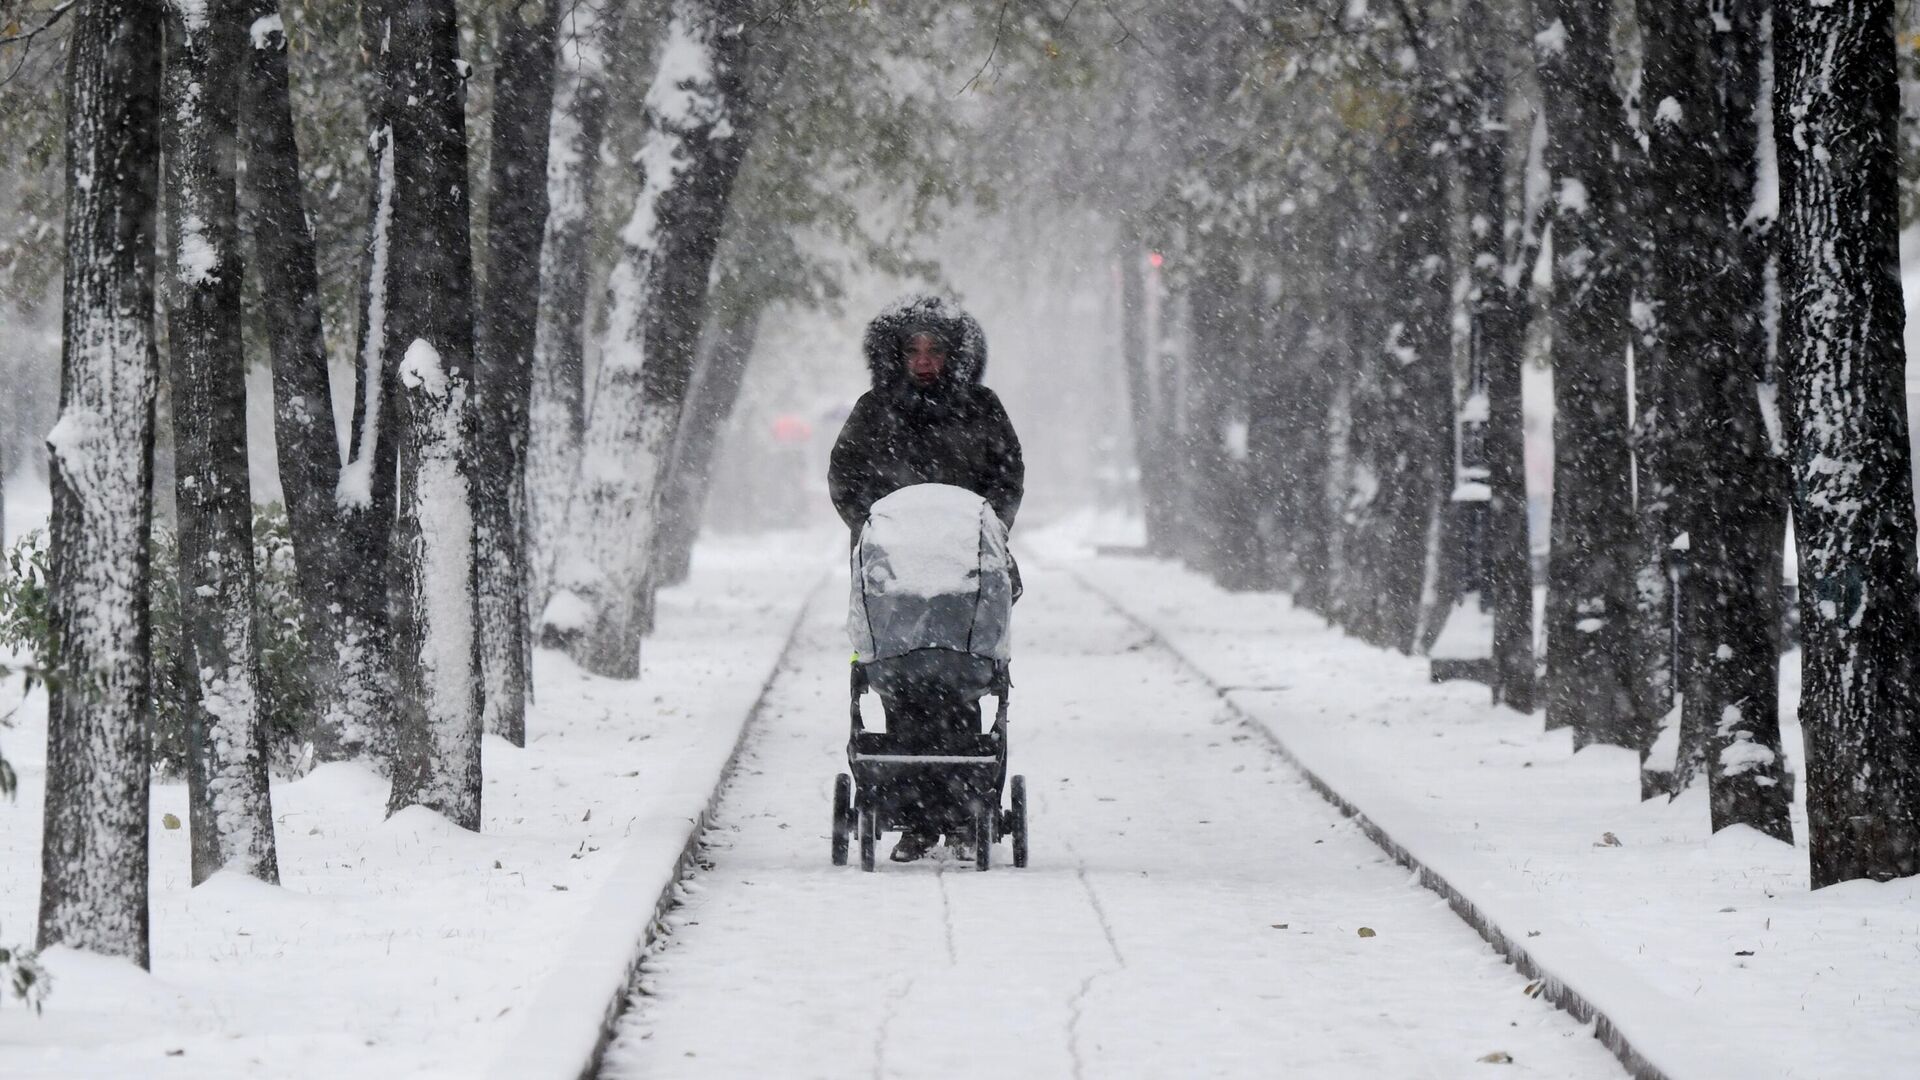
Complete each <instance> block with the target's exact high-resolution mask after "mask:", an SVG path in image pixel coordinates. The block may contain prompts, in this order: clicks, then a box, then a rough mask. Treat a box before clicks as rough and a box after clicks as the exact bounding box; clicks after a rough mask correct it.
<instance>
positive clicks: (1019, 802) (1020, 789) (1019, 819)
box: [1011, 776, 1027, 866]
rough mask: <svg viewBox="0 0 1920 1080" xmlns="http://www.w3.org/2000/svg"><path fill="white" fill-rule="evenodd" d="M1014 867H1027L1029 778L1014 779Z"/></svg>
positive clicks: (1019, 777)
mask: <svg viewBox="0 0 1920 1080" xmlns="http://www.w3.org/2000/svg"><path fill="white" fill-rule="evenodd" d="M1012 817H1013V829H1012V830H1011V831H1012V833H1013V865H1015V866H1025V865H1027V778H1026V777H1024V776H1016V777H1014V778H1013V814H1012Z"/></svg>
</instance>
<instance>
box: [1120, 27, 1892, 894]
mask: <svg viewBox="0 0 1920 1080" xmlns="http://www.w3.org/2000/svg"><path fill="white" fill-rule="evenodd" d="M1235 10H1236V11H1238V12H1241V13H1242V14H1243V15H1244V17H1241V16H1239V15H1236V16H1233V17H1229V16H1227V15H1224V14H1223V15H1222V17H1221V18H1219V19H1213V20H1191V19H1187V18H1185V17H1184V15H1183V13H1182V12H1180V11H1175V10H1173V8H1171V7H1169V8H1167V9H1165V10H1164V11H1163V12H1161V13H1160V16H1159V18H1158V20H1157V22H1154V23H1151V24H1149V25H1150V27H1151V30H1150V31H1143V32H1151V33H1152V34H1154V35H1155V39H1154V40H1156V41H1159V42H1163V43H1174V44H1175V45H1176V46H1177V47H1175V48H1173V49H1169V50H1145V49H1143V50H1142V52H1141V55H1140V57H1139V61H1140V66H1139V68H1138V69H1137V70H1136V71H1134V72H1132V73H1131V76H1130V77H1132V78H1134V79H1135V80H1136V81H1137V80H1138V79H1140V78H1141V77H1143V73H1144V77H1145V78H1147V79H1151V80H1153V84H1154V86H1155V89H1154V90H1153V91H1151V92H1148V93H1147V94H1145V95H1144V97H1142V96H1141V95H1140V93H1139V91H1138V90H1137V89H1136V90H1133V91H1130V94H1131V95H1132V96H1130V98H1129V99H1128V101H1127V102H1126V103H1125V105H1124V106H1123V107H1122V108H1121V109H1120V110H1119V112H1118V116H1117V118H1118V119H1119V120H1120V121H1121V122H1123V123H1124V124H1126V125H1127V126H1128V128H1129V130H1130V131H1131V132H1132V133H1133V134H1131V135H1130V137H1131V138H1133V139H1135V140H1137V141H1139V142H1144V143H1159V144H1164V145H1168V146H1171V147H1173V148H1174V151H1173V152H1172V153H1171V154H1169V157H1170V158H1171V159H1172V160H1173V162H1174V167H1173V168H1172V169H1170V170H1169V171H1170V173H1171V180H1170V181H1167V180H1162V181H1161V182H1159V183H1154V182H1150V181H1149V182H1144V183H1142V184H1140V185H1139V186H1138V187H1137V188H1136V189H1134V190H1132V191H1130V192H1129V193H1128V194H1127V197H1126V198H1123V199H1118V200H1116V201H1115V205H1113V206H1112V207H1111V210H1112V212H1113V213H1114V214H1116V215H1117V218H1118V221H1119V225H1118V227H1117V229H1116V236H1117V237H1118V252H1119V260H1120V285H1119V288H1120V305H1119V306H1120V310H1121V311H1122V312H1123V318H1124V324H1123V326H1122V327H1121V330H1120V333H1119V341H1120V343H1121V352H1122V356H1121V363H1122V365H1123V366H1124V369H1125V376H1126V379H1127V385H1128V387H1129V389H1130V392H1131V396H1132V401H1133V413H1132V416H1133V427H1134V441H1135V458H1136V461H1137V462H1138V465H1139V468H1140V472H1141V478H1142V487H1143V492H1144V494H1145V496H1146V498H1145V504H1146V507H1147V512H1146V515H1145V524H1146V529H1147V543H1148V546H1149V548H1150V549H1152V550H1154V551H1156V552H1159V553H1162V554H1167V555H1174V556H1178V557H1180V558H1182V559H1184V560H1185V561H1186V562H1187V563H1188V564H1189V565H1191V566H1192V567H1194V568H1195V569H1197V570H1200V571H1202V572H1204V573H1206V574H1208V575H1210V576H1211V577H1213V578H1214V579H1215V580H1216V581H1217V582H1219V584H1220V585H1221V586H1223V587H1225V588H1229V589H1278V590H1284V591H1286V592H1288V593H1290V594H1291V596H1292V598H1293V602H1294V603H1296V604H1298V605H1300V606H1302V607H1305V608H1308V609H1310V610H1313V611H1316V612H1318V613H1320V614H1322V615H1324V616H1325V617H1326V618H1327V619H1328V620H1329V621H1330V622H1332V623H1334V624H1336V625H1338V626H1340V627H1342V628H1344V629H1345V630H1346V631H1347V632H1349V633H1352V634H1354V635H1356V636H1358V637H1360V638H1362V639H1364V640H1367V641H1369V642H1372V643H1375V644H1378V645H1382V646H1385V647H1389V648H1393V649H1397V650H1400V651H1403V652H1410V653H1424V652H1427V651H1429V650H1432V649H1435V646H1436V644H1437V643H1439V642H1441V641H1443V640H1444V641H1445V645H1444V648H1443V650H1442V651H1436V652H1435V671H1436V677H1441V676H1443V675H1466V676H1468V677H1472V678H1477V679H1480V680H1482V681H1484V682H1486V683H1488V684H1489V685H1490V686H1491V688H1492V693H1493V699H1494V701H1495V702H1503V703H1505V704H1508V705H1510V706H1512V707H1514V708H1517V709H1520V710H1521V711H1532V710H1533V709H1534V708H1535V707H1544V711H1545V722H1546V725H1547V726H1548V727H1549V728H1558V727H1566V728H1570V729H1571V734H1572V743H1573V746H1574V747H1575V748H1576V749H1577V748H1579V747H1581V746H1585V745H1588V744H1593V743H1603V744H1610V745H1615V746H1622V747H1627V748H1630V749H1634V750H1637V751H1638V752H1639V753H1640V755H1641V757H1642V760H1643V762H1644V763H1645V768H1644V770H1643V773H1644V775H1643V785H1642V790H1643V793H1644V794H1646V795H1677V794H1679V793H1680V792H1682V791H1684V790H1686V789H1688V788H1689V787H1690V786H1694V785H1704V786H1705V788H1706V790H1707V792H1708V795H1709V799H1708V803H1709V805H1710V807H1711V815H1712V826H1713V828H1714V829H1716V830H1717V829H1721V828H1725V827H1727V826H1729V825H1733V824H1745V825H1749V826H1751V827H1753V828H1756V829H1759V830H1761V831H1762V832H1765V833H1767V834H1768V835H1771V836H1774V837H1776V838H1778V839H1781V840H1784V841H1788V842H1791V840H1792V830H1791V826H1790V824H1789V815H1788V808H1789V806H1790V805H1791V802H1792V797H1793V791H1792V777H1791V774H1790V773H1789V771H1788V769H1787V762H1786V756H1785V754H1786V751H1785V749H1784V748H1783V747H1782V745H1781V735H1780V730H1781V727H1780V706H1781V702H1780V700H1779V677H1780V655H1781V649H1782V647H1783V641H1784V640H1785V628H1784V626H1783V622H1784V615H1785V612H1784V610H1783V607H1782V597H1783V595H1784V592H1783V583H1782V570H1783V567H1782V558H1783V554H1784V550H1783V549H1784V544H1785V542H1786V537H1787V522H1788V515H1789V512H1791V514H1792V520H1793V524H1794V527H1795V528H1794V534H1793V535H1794V536H1796V537H1797V540H1798V551H1797V555H1798V563H1799V569H1800V574H1799V582H1800V594H1799V595H1800V628H1801V629H1800V633H1801V635H1802V645H1803V648H1804V654H1803V655H1804V670H1805V679H1804V691H1803V695H1802V700H1801V702H1800V717H1801V722H1802V725H1803V728H1804V731H1805V735H1806V776H1807V782H1808V787H1809V791H1808V808H1809V809H1808V813H1809V818H1810V825H1811V846H1812V865H1813V875H1812V877H1813V882H1814V884H1815V885H1824V884H1827V883H1830V882H1834V881H1838V880H1843V879H1846V878H1849V877H1862V876H1864V877H1888V876H1895V875H1903V874H1909V873H1913V872H1915V871H1916V870H1920V863H1917V862H1916V859H1920V854H1917V853H1916V847H1915V845H1916V844H1917V843H1920V821H1917V820H1916V814H1920V791H1916V788H1915V785H1916V783H1920V777H1917V776H1916V774H1915V769H1916V768H1920V762H1916V761H1915V760H1914V759H1913V745H1914V740H1913V733H1912V730H1913V729H1912V726H1911V725H1912V717H1913V712H1914V707H1915V702H1914V700H1913V692H1914V691H1913V672H1912V671H1911V666H1910V665H1911V663H1912V661H1911V659H1910V658H1909V657H1908V656H1907V655H1906V654H1907V653H1908V652H1909V651H1910V649H1909V648H1908V644H1907V643H1910V642H1911V641H1913V640H1915V637H1914V635H1915V633H1916V631H1920V626H1916V625H1915V623H1914V620H1915V618H1916V617H1920V586H1917V585H1916V582H1915V552H1914V513H1913V511H1914V502H1913V490H1912V473H1911V464H1912V463H1911V461H1910V460H1909V451H1908V442H1907V438H1908V436H1907V431H1908V427H1907V417H1906V415H1905V402H1904V399H1903V396H1902V385H1901V370H1902V361H1903V357H1902V354H1901V341H1900V328H1901V313H1900V310H1899V279H1898V257H1897V245H1896V240H1895V238H1896V232H1897V228H1898V224H1897V221H1898V216H1897V215H1898V200H1899V187H1898V160H1897V158H1898V155H1897V147H1898V141H1897V120H1898V103H1897V100H1896V89H1897V84H1896V70H1895V56H1894V52H1893V50H1892V47H1891V44H1890V41H1891V39H1890V37H1889V35H1888V34H1887V32H1886V31H1887V27H1888V25H1889V23H1890V19H1891V7H1890V5H1886V4H1878V3H1873V2H1871V0H1862V2H1854V3H1844V2H1843V3H1837V4H1831V5H1818V6H1809V5H1804V4H1788V5H1780V6H1771V5H1769V4H1767V3H1765V2H1764V0H1743V2H1736V3H1733V4H1730V5H1718V6H1716V7H1714V8H1713V9H1712V10H1708V9H1707V8H1705V7H1700V6H1698V5H1687V4H1676V3H1670V2H1667V0H1638V2H1637V3H1636V4H1634V6H1633V9H1632V10H1631V11H1624V10H1615V9H1614V8H1613V6H1612V5H1611V4H1610V3H1609V2H1608V0H1534V2H1533V3H1532V4H1531V6H1530V7H1529V8H1528V9H1526V10H1524V11H1522V10H1516V9H1515V8H1513V7H1511V6H1509V5H1505V4H1501V3H1497V2H1493V0H1453V2H1440V3H1429V4H1405V5H1394V6H1392V7H1391V8H1390V9H1386V10H1384V11H1380V12H1375V13H1373V14H1367V13H1364V12H1359V11H1357V10H1353V9H1348V10H1345V11H1340V12H1327V13H1320V12H1316V11H1313V10H1303V9H1301V8H1300V7H1298V6H1290V5H1277V4H1276V5H1264V6H1263V5H1248V6H1245V7H1242V8H1236V9H1235ZM1622 19H1628V20H1631V21H1632V22H1634V23H1636V24H1637V27H1638V33H1637V34H1635V35H1630V36H1628V37H1627V38H1625V39H1624V40H1627V41H1629V42H1633V43H1638V44H1637V48H1636V49H1635V52H1634V53H1633V54H1632V55H1630V56H1627V57H1619V56H1616V55H1615V53H1614V43H1615V42H1616V41H1618V40H1623V39H1622V38H1620V37H1619V35H1617V34H1616V33H1615V29H1616V26H1617V24H1618V23H1619V22H1620V21H1621V20H1622ZM1500 43H1505V44H1504V45H1503V44H1500ZM1523 48H1524V49H1526V50H1527V51H1528V52H1530V54H1531V61H1532V62H1531V63H1530V64H1524V63H1515V62H1511V59H1512V58H1515V57H1517V56H1518V55H1520V53H1521V50H1522V49H1523ZM1276 54H1280V55H1283V56H1285V57H1287V59H1286V60H1285V61H1284V62H1283V63H1281V64H1278V65H1276V64H1275V61H1274V56H1275V55H1276ZM1822 56H1825V57H1828V58H1829V60H1826V61H1823V60H1821V59H1819V58H1820V57H1822ZM1836 56H1844V58H1845V59H1844V61H1834V60H1832V59H1831V58H1833V57H1836ZM1625 69H1635V70H1637V73H1638V75H1637V78H1636V79H1635V80H1634V81H1633V84H1632V86H1631V88H1629V87H1628V86H1624V85H1622V83H1621V81H1620V74H1619V73H1620V72H1621V71H1622V70H1625ZM1768 86H1772V87H1773V90H1772V97H1771V99H1770V100H1769V98H1768V97H1767V95H1766V93H1765V88H1766V87H1768ZM1629 89H1632V90H1633V91H1634V93H1632V94H1630V93H1629V92H1628V91H1629ZM1135 99H1140V100H1144V101H1145V102H1146V103H1145V104H1144V105H1143V104H1140V103H1139V101H1138V100H1135ZM1776 159H1777V161H1778V167H1777V173H1778V181H1777V184H1778V186H1777V192H1778V195H1777V201H1778V208H1777V210H1776V208H1775V205H1774V202H1775V190H1776V189H1775V186H1774V185H1775V180H1774V172H1775V166H1774V162H1775V160H1776ZM1776 215H1777V217H1778V221H1777V222H1776V221H1775V218H1776ZM1549 252H1550V258H1547V257H1545V254H1544V253H1549ZM1163 263H1164V265H1163ZM1770 282H1777V294H1776V293H1774V292H1772V291H1770V289H1771V286H1770V284H1769V283H1770ZM1770 296H1777V300H1770V299H1769V297H1770ZM1770 304H1773V305H1776V306H1774V307H1772V308H1770V307H1769V305H1770ZM1540 354H1545V355H1546V356H1548V357H1550V368H1551V375H1552V416H1553V425H1552V431H1551V439H1550V445H1551V452H1552V459H1553V469H1552V480H1551V496H1550V512H1549V513H1547V514H1541V513H1538V511H1539V510H1548V509H1549V508H1548V507H1546V506H1543V505H1541V504H1543V503H1545V502H1547V501H1548V493H1547V491H1545V490H1541V489H1540V487H1539V485H1537V484H1536V485H1534V487H1533V490H1531V491H1530V490H1529V483H1528V473H1527V468H1526V462H1525V447H1526V446H1527V444H1528V439H1527V436H1526V431H1525V425H1526V418H1527V415H1528V414H1527V411H1526V409H1525V408H1523V401H1522V387H1523V383H1524V381H1525V380H1524V378H1523V375H1524V372H1525V370H1526V368H1527V366H1528V364H1530V363H1532V362H1534V361H1533V360H1532V359H1530V358H1531V357H1533V356H1536V355H1540ZM1162 363H1165V364H1167V365H1168V366H1170V367H1171V368H1172V369H1173V373H1172V375H1171V376H1170V377H1169V376H1167V375H1165V374H1163V373H1161V372H1159V371H1156V370H1155V369H1156V365H1160V364H1162ZM1776 403H1777V409H1776ZM1541 434H1544V433H1541ZM1547 442H1548V440H1546V439H1541V438H1537V437H1536V439H1535V443H1536V445H1544V444H1546V443H1547ZM1530 500H1531V504H1532V505H1533V506H1534V507H1535V508H1536V512H1535V513H1534V514H1533V515H1532V518H1533V526H1532V537H1531V540H1530V528H1529V512H1528V510H1529V505H1530ZM1543 517H1545V518H1549V519H1550V521H1551V525H1550V527H1549V528H1548V529H1546V530H1544V531H1543V530H1541V529H1540V524H1541V521H1540V519H1541V518H1543ZM1536 548H1544V554H1545V560H1544V571H1543V573H1539V574H1538V575H1537V574H1536V568H1535V566H1534V564H1533V558H1534V549H1536ZM1536 580H1538V582H1539V584H1540V585H1543V586H1544V591H1545V598H1546V604H1545V612H1546V616H1545V626H1544V628H1543V629H1544V639H1545V648H1544V656H1542V657H1540V658H1539V660H1540V661H1543V662H1537V661H1536V657H1535V656H1534V647H1535V641H1536V634H1535V627H1534V618H1533V611H1534V592H1535V584H1536ZM1450 620H1459V621H1458V622H1457V623H1454V624H1452V625H1449V621H1450ZM1463 640H1466V641H1467V646H1468V647H1467V650H1466V654H1465V655H1462V654H1461V653H1460V649H1461V647H1462V641H1463Z"/></svg>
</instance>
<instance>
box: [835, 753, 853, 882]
mask: <svg viewBox="0 0 1920 1080" xmlns="http://www.w3.org/2000/svg"><path fill="white" fill-rule="evenodd" d="M853 826H854V821H853V777H851V776H848V775H847V774H846V773H841V774H840V775H839V776H837V777H834V780H833V865H835V866H845V865H847V842H848V841H849V840H850V839H851V838H852V836H853Z"/></svg>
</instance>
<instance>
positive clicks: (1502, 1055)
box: [1480, 1050, 1513, 1065]
mask: <svg viewBox="0 0 1920 1080" xmlns="http://www.w3.org/2000/svg"><path fill="white" fill-rule="evenodd" d="M1480 1060H1481V1061H1484V1062H1486V1063H1487V1064H1489V1065H1511V1064H1513V1055H1512V1054H1509V1053H1507V1052H1506V1051H1505V1050H1495V1051H1494V1052H1493V1053H1491V1054H1486V1055H1483V1056H1482V1057H1481V1058H1480Z"/></svg>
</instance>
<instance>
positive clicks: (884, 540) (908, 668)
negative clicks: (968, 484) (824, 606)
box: [833, 484, 1027, 870]
mask: <svg viewBox="0 0 1920 1080" xmlns="http://www.w3.org/2000/svg"><path fill="white" fill-rule="evenodd" d="M1013 595H1014V576H1013V560H1012V557H1011V556H1010V555H1009V554H1008V552H1007V530H1006V527H1005V526H1004V525H1002V524H1001V523H1000V519H999V517H998V516H996V515H995V514H994V512H993V509H992V507H990V506H989V505H988V504H987V502H986V500H984V499H982V498H980V497H979V496H978V495H975V494H974V493H973V492H971V491H967V490H965V489H963V488H957V487H950V486H948V485H945V484H916V485H914V486H912V487H905V488H901V489H900V490H898V491H896V492H894V493H893V494H891V495H888V496H887V497H885V498H883V499H880V500H879V501H877V502H875V503H874V504H873V509H872V510H871V511H870V512H869V514H868V516H867V523H866V526H865V528H863V529H862V530H861V532H860V539H859V542H858V543H856V544H855V545H854V550H853V591H852V603H851V606H850V610H849V611H848V614H847V631H848V633H849V634H850V635H851V636H852V638H853V647H854V659H853V677H852V693H851V708H850V712H851V717H852V730H851V732H850V734H849V738H848V740H847V765H848V768H849V769H850V770H851V771H850V773H841V774H840V775H839V777H838V778H837V779H836V781H835V783H834V790H833V864H834V865H835V866H845V865H846V863H847V849H848V846H849V843H850V841H851V839H852V837H853V836H855V835H858V836H859V838H860V868H861V869H863V870H872V869H873V867H874V848H875V846H876V845H877V844H878V843H879V840H880V834H881V833H884V832H889V831H915V832H922V833H946V834H947V835H948V836H954V835H960V836H967V837H971V838H972V839H973V847H974V861H975V865H976V866H977V868H979V869H981V870H985V869H987V867H988V866H989V865H990V863H991V861H992V853H993V845H994V843H995V842H996V841H998V840H1000V839H1001V838H1002V837H1011V838H1012V840H1013V865H1015V866H1025V865H1027V782H1026V779H1025V778H1024V777H1020V776H1015V777H1013V778H1012V784H1011V785H1009V784H1008V782H1007V694H1008V689H1009V687H1010V686H1011V685H1012V683H1011V681H1010V679H1009V677H1008V662H1009V659H1010V657H1011V655H1012V649H1011V644H1012V642H1011V635H1010V634H1009V623H1010V620H1011V615H1012V611H1013ZM869 689H872V690H874V691H875V692H877V693H878V694H879V695H880V700H881V703H882V704H883V705H884V706H885V709H886V717H887V730H885V731H870V730H868V729H867V727H866V726H865V725H864V724H863V723H862V722H861V715H860V699H861V697H863V696H864V695H865V694H866V692H867V691H868V690H869ZM988 695H991V696H993V697H994V698H996V699H997V700H998V702H999V708H998V710H997V714H996V716H995V717H994V721H993V726H992V727H991V728H990V729H988V730H987V731H985V732H982V731H981V730H980V704H979V703H980V699H981V698H983V697H986V696H988ZM1009 786H1010V787H1011V788H1012V807H1011V809H1005V810H1003V809H1001V795H1002V793H1003V792H1005V791H1006V790H1007V789H1008V787H1009Z"/></svg>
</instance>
